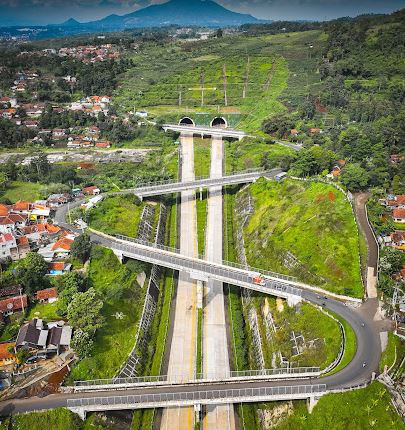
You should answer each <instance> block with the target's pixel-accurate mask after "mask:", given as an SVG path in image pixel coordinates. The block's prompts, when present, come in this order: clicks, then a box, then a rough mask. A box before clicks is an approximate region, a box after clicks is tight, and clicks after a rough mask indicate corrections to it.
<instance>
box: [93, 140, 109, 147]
mask: <svg viewBox="0 0 405 430" xmlns="http://www.w3.org/2000/svg"><path fill="white" fill-rule="evenodd" d="M110 147H111V142H110V141H109V140H105V141H99V142H97V143H96V148H110Z"/></svg>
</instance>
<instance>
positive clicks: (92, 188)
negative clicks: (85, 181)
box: [82, 185, 101, 196]
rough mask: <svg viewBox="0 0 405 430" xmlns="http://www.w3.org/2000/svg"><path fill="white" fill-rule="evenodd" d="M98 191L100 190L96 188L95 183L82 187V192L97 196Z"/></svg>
mask: <svg viewBox="0 0 405 430" xmlns="http://www.w3.org/2000/svg"><path fill="white" fill-rule="evenodd" d="M100 192H101V190H100V189H99V188H97V187H96V186H95V185H92V186H90V187H85V188H83V189H82V193H83V194H87V195H93V196H97V195H99V194H100Z"/></svg>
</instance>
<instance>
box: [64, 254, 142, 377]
mask: <svg viewBox="0 0 405 430" xmlns="http://www.w3.org/2000/svg"><path fill="white" fill-rule="evenodd" d="M128 265H129V267H128ZM140 271H142V266H141V264H140V263H136V262H134V261H129V262H128V263H127V265H121V264H120V262H119V261H118V260H117V258H116V257H115V255H114V254H113V252H112V251H110V250H107V249H104V248H101V247H95V248H94V249H93V251H92V259H91V263H90V269H89V279H90V283H91V285H92V286H93V287H94V288H95V289H96V290H97V291H98V292H99V293H100V295H101V297H102V299H103V301H104V307H103V309H102V315H103V316H104V318H105V324H104V325H103V327H102V328H101V329H100V330H98V331H97V335H96V344H95V348H94V352H93V355H92V356H91V357H88V358H85V359H83V360H81V361H80V362H79V363H78V364H77V365H76V366H75V367H74V368H73V369H72V372H71V375H70V378H71V379H72V380H78V379H93V378H109V377H112V376H114V374H115V373H116V372H117V371H118V370H119V368H120V367H121V365H122V363H123V362H124V360H125V358H126V357H127V355H128V353H129V352H130V351H131V349H132V347H133V344H134V340H135V334H136V328H137V323H138V321H139V318H140V315H141V312H142V303H143V296H144V292H143V291H142V290H141V289H140V287H139V286H138V285H137V283H136V280H135V279H136V276H137V273H139V272H140ZM116 312H122V313H123V314H124V318H123V319H117V318H115V316H114V315H115V313H116Z"/></svg>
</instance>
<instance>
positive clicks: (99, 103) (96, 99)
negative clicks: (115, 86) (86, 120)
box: [69, 96, 112, 117]
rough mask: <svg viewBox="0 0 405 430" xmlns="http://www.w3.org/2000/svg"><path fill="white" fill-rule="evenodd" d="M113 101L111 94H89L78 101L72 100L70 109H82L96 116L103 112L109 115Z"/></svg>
mask: <svg viewBox="0 0 405 430" xmlns="http://www.w3.org/2000/svg"><path fill="white" fill-rule="evenodd" d="M111 102H112V100H111V97H109V96H89V97H85V98H84V99H82V100H79V101H78V102H72V103H71V104H70V106H69V110H71V111H82V112H85V113H87V114H89V115H90V116H94V117H97V116H98V115H99V114H100V113H101V112H102V113H103V114H104V115H108V110H109V105H110V103H111Z"/></svg>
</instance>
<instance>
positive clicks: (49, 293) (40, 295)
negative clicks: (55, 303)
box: [35, 288, 58, 300]
mask: <svg viewBox="0 0 405 430" xmlns="http://www.w3.org/2000/svg"><path fill="white" fill-rule="evenodd" d="M56 297H58V290H57V289H56V288H46V289H45V290H40V291H37V292H36V294H35V298H36V299H37V300H47V299H55V298H56Z"/></svg>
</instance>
